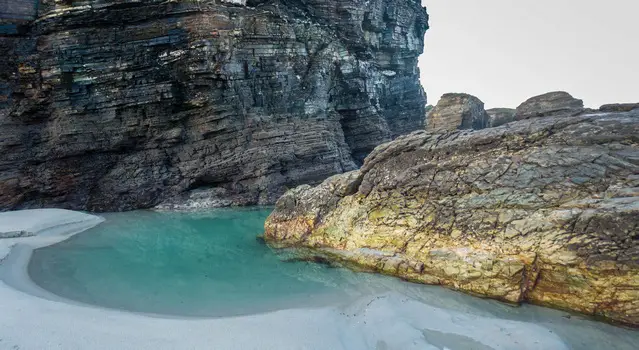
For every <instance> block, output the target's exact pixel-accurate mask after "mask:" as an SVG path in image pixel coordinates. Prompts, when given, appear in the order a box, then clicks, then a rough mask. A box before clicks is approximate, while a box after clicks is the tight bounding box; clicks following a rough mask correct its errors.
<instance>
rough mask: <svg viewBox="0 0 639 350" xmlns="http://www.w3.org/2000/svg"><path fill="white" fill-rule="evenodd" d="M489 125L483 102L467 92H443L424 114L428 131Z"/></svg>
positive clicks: (480, 127) (478, 127)
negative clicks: (433, 105)
mask: <svg viewBox="0 0 639 350" xmlns="http://www.w3.org/2000/svg"><path fill="white" fill-rule="evenodd" d="M488 126H489V116H488V114H487V113H486V111H485V110H484V103H483V102H482V101H481V100H480V99H479V98H477V97H475V96H473V95H469V94H459V93H448V94H444V95H443V96H442V97H441V99H440V100H439V102H437V105H436V106H435V108H433V109H432V110H431V111H430V112H428V115H427V116H426V129H427V130H428V131H450V130H461V129H476V130H478V129H483V128H486V127H488Z"/></svg>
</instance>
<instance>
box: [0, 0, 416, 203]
mask: <svg viewBox="0 0 639 350" xmlns="http://www.w3.org/2000/svg"><path fill="white" fill-rule="evenodd" d="M25 3H26V4H31V5H32V6H31V7H29V6H25ZM2 4H3V5H6V6H5V7H4V8H7V9H8V10H6V12H5V11H3V12H2V14H0V16H3V21H2V23H1V24H0V25H1V26H2V27H1V28H2V30H0V53H1V55H0V209H15V208H28V207H41V206H57V207H65V208H71V209H88V210H98V211H102V210H126V209H133V208H140V207H151V206H155V205H157V204H159V203H162V202H166V201H169V202H170V201H175V199H176V198H182V197H184V198H188V197H189V196H190V195H189V193H190V191H192V190H196V192H197V193H198V194H197V195H195V196H196V197H197V196H199V195H200V193H201V192H202V191H208V193H209V194H208V196H209V197H211V196H212V197H214V200H211V201H209V202H210V203H213V204H223V205H228V204H265V203H271V202H273V201H274V200H275V199H276V198H277V197H278V196H279V195H280V194H281V193H283V191H284V190H285V189H286V188H289V187H294V186H296V185H299V184H302V183H309V182H316V181H319V180H322V179H324V178H326V177H327V176H330V175H333V174H336V173H341V172H344V171H349V170H353V169H355V168H356V167H357V166H358V165H359V164H361V162H362V160H363V158H364V157H365V155H366V154H368V153H369V152H370V151H371V150H372V149H373V148H374V147H375V146H376V145H378V144H380V143H382V142H385V141H388V140H391V139H392V138H394V137H396V136H398V135H400V134H404V133H406V132H409V131H412V130H416V129H419V128H422V127H423V116H424V106H425V95H424V93H423V90H422V88H421V86H420V84H419V80H418V79H419V74H418V70H417V57H418V56H419V54H420V53H421V52H422V50H423V36H424V32H425V30H426V29H427V26H428V24H427V15H426V12H425V10H424V9H423V8H422V7H421V5H420V1H418V0H367V1H364V0H340V1H335V0H271V1H260V0H247V1H236V0H234V1H230V0H221V1H163V0H162V1H160V0H147V1H114V0H113V1H109V0H95V1H83V2H75V1H73V2H72V1H55V2H54V1H52V0H42V1H40V3H39V6H33V5H38V3H37V2H35V3H34V2H32V1H26V2H25V1H21V0H2ZM190 197H191V198H193V196H190Z"/></svg>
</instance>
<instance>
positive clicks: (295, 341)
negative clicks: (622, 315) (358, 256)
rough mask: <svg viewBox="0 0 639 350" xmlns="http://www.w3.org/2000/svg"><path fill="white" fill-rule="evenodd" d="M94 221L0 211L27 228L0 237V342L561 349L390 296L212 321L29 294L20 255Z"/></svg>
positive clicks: (529, 329) (524, 327)
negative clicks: (27, 234)
mask: <svg viewBox="0 0 639 350" xmlns="http://www.w3.org/2000/svg"><path fill="white" fill-rule="evenodd" d="M101 221H102V219H101V218H99V217H96V216H93V215H88V214H82V213H77V212H71V211H66V210H54V209H50V210H49V209H46V210H29V211H20V212H9V213H0V234H2V232H16V231H27V232H30V233H32V234H33V235H34V236H33V237H22V238H5V239H0V260H2V259H4V260H3V262H2V263H0V264H2V265H0V277H3V278H4V279H5V280H7V281H10V283H11V284H12V285H17V286H18V289H21V290H24V291H21V290H17V289H15V288H12V287H9V286H8V285H7V284H6V283H3V282H0V349H21V350H28V349H33V350H42V349H65V350H66V349H109V350H111V349H119V350H121V349H136V350H139V349H154V350H156V349H157V350H159V349H216V350H217V349H277V350H286V349H329V350H339V349H345V350H346V349H348V350H354V349H379V350H383V349H402V350H409V349H446V348H450V349H469V348H471V349H479V350H486V349H544V350H546V349H553V350H561V349H568V347H567V346H566V345H565V344H564V343H563V342H562V340H561V339H560V338H559V337H558V336H557V335H555V333H553V332H552V331H551V330H549V329H547V328H544V327H542V326H539V325H536V324H532V323H525V322H517V321H510V320H502V319H496V318H488V317H483V316H478V315H473V314H470V313H462V312H459V311H452V310H447V309H443V308H438V307H433V306H430V305H427V304H424V303H421V302H418V301H416V300H413V299H410V298H408V297H406V296H403V295H401V294H399V293H390V294H386V295H381V296H377V297H374V298H370V297H369V298H366V299H362V300H360V301H358V302H356V303H353V304H351V305H349V306H347V307H344V308H338V307H325V308H319V309H296V310H282V311H278V312H273V313H268V314H259V315H252V316H242V317H233V318H218V319H175V318H161V317H150V316H144V315H139V314H133V313H127V312H121V311H116V310H107V309H102V308H98V307H92V306H84V305H79V304H77V303H69V302H64V301H62V300H61V299H59V298H57V299H56V298H55V297H50V298H48V299H47V296H46V295H44V297H45V298H43V297H38V296H34V295H33V294H36V295H37V294H38V291H37V290H34V289H36V288H37V287H34V285H33V283H32V282H31V281H30V280H29V279H28V276H27V275H26V261H25V260H24V257H25V256H27V257H28V255H29V254H25V252H27V253H28V252H29V251H30V249H33V248H34V247H40V246H44V245H47V244H53V243H54V242H57V241H60V240H63V239H65V238H67V237H69V236H70V235H72V234H75V233H78V232H81V231H82V230H86V229H88V228H90V227H93V226H95V225H97V224H99V223H100V222H101ZM12 250H13V251H12ZM14 255H15V256H14ZM20 281H21V282H20ZM25 291H26V292H25ZM45 294H46V293H45Z"/></svg>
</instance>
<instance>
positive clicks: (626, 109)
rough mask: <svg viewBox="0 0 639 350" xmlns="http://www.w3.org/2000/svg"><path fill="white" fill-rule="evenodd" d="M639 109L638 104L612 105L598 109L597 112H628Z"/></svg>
mask: <svg viewBox="0 0 639 350" xmlns="http://www.w3.org/2000/svg"><path fill="white" fill-rule="evenodd" d="M633 109H639V103H612V104H607V105H603V106H601V107H599V112H606V113H609V112H630V111H632V110H633Z"/></svg>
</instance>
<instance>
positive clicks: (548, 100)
mask: <svg viewBox="0 0 639 350" xmlns="http://www.w3.org/2000/svg"><path fill="white" fill-rule="evenodd" d="M583 111H584V102H583V101H582V100H579V99H576V98H574V97H572V95H570V94H569V93H567V92H564V91H554V92H548V93H545V94H543V95H539V96H535V97H531V98H529V99H528V100H526V101H525V102H523V103H522V104H520V105H519V107H517V110H516V111H515V117H514V119H515V120H524V119H529V118H537V117H552V116H557V115H576V114H579V113H581V112H583Z"/></svg>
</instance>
